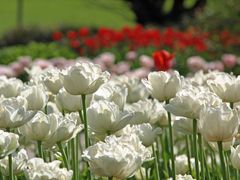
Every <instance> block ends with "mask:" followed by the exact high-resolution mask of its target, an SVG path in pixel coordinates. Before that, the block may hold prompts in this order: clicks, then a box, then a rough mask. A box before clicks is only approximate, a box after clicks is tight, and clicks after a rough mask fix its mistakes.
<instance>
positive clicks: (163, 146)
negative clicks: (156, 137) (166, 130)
mask: <svg viewBox="0 0 240 180" xmlns="http://www.w3.org/2000/svg"><path fill="white" fill-rule="evenodd" d="M160 142H161V146H162V158H163V166H164V169H163V172H164V177H165V178H168V165H167V162H168V159H167V156H166V155H167V154H166V149H165V144H164V134H161V135H160Z"/></svg>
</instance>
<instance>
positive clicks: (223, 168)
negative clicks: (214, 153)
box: [217, 141, 228, 180]
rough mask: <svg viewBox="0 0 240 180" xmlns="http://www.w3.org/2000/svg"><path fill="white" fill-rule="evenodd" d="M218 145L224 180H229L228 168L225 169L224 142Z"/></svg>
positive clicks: (219, 142)
mask: <svg viewBox="0 0 240 180" xmlns="http://www.w3.org/2000/svg"><path fill="white" fill-rule="evenodd" d="M217 144H218V151H219V156H220V161H221V168H222V175H223V179H224V180H227V179H228V178H227V174H226V168H225V161H224V155H223V145H222V141H218V142H217Z"/></svg>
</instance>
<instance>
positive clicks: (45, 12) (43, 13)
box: [0, 0, 134, 35]
mask: <svg viewBox="0 0 240 180" xmlns="http://www.w3.org/2000/svg"><path fill="white" fill-rule="evenodd" d="M23 1H24V10H23V12H24V13H23V14H24V15H23V16H24V20H23V21H24V26H27V27H29V26H40V27H47V28H57V27H59V26H61V25H69V26H77V27H79V26H91V27H99V26H107V27H113V28H119V27H122V26H124V25H129V26H131V25H134V14H133V13H132V12H131V10H130V8H129V7H128V5H127V4H126V3H124V2H123V1H122V0H23ZM16 2H17V0H0V35H1V34H2V33H4V32H5V31H7V30H9V29H12V28H14V27H15V26H16Z"/></svg>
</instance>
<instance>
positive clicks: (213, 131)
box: [198, 104, 239, 142]
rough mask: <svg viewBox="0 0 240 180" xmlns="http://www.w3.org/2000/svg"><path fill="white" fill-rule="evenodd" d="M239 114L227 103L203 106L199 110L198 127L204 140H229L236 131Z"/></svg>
mask: <svg viewBox="0 0 240 180" xmlns="http://www.w3.org/2000/svg"><path fill="white" fill-rule="evenodd" d="M238 126H239V115H238V112H237V110H235V109H234V110H231V108H230V107H229V106H228V105H227V104H223V105H220V106H218V107H205V108H203V109H202V111H201V112H200V119H199V121H198V128H199V131H200V132H201V134H202V136H203V137H204V138H205V140H206V141H210V142H219V141H221V142H226V141H231V140H232V139H233V138H234V137H235V136H236V135H237V132H238Z"/></svg>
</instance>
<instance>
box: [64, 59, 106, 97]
mask: <svg viewBox="0 0 240 180" xmlns="http://www.w3.org/2000/svg"><path fill="white" fill-rule="evenodd" d="M109 76H110V74H109V73H108V72H102V71H101V68H100V67H99V66H98V65H95V64H93V63H90V62H87V61H83V62H79V63H77V64H76V65H75V66H71V67H69V68H68V69H67V70H63V71H62V73H61V74H60V77H61V78H62V82H63V87H64V88H65V89H66V91H67V92H68V93H69V94H72V95H87V94H92V93H94V92H95V91H97V89H98V88H99V87H100V86H101V85H102V84H103V83H104V82H106V81H107V80H108V79H109Z"/></svg>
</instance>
